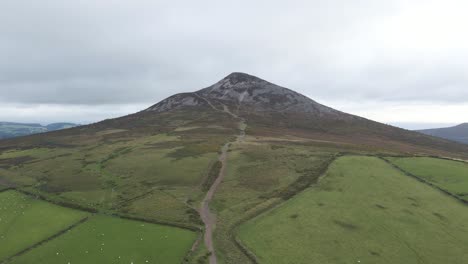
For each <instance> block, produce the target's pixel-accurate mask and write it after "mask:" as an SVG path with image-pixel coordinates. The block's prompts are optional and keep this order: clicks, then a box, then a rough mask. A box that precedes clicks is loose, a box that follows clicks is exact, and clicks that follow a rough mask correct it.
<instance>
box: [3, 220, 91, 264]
mask: <svg viewBox="0 0 468 264" xmlns="http://www.w3.org/2000/svg"><path fill="white" fill-rule="evenodd" d="M88 219H89V216H86V217H84V218H82V219H80V220H79V221H78V222H76V223H74V224H72V225H70V226H68V227H67V228H65V229H63V230H60V231H59V232H57V233H55V234H53V235H52V236H50V237H48V238H46V239H44V240H41V241H39V242H37V243H35V244H33V245H31V246H29V247H27V248H25V249H23V250H21V251H20V252H18V253H16V254H14V255H12V256H10V257H7V258H6V259H4V260H2V261H1V262H0V263H2V264H3V263H5V264H6V263H7V262H8V261H10V260H12V259H13V258H16V257H19V256H21V255H23V254H25V253H26V252H29V251H31V250H33V249H35V248H37V247H39V246H41V245H43V244H45V243H47V242H49V241H51V240H53V239H55V238H57V237H59V236H61V235H63V234H65V233H66V232H68V231H70V230H72V229H73V228H75V227H77V226H79V225H81V224H83V223H84V222H86V221H88Z"/></svg>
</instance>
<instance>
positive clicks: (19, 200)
mask: <svg viewBox="0 0 468 264" xmlns="http://www.w3.org/2000/svg"><path fill="white" fill-rule="evenodd" d="M86 216H87V213H83V212H80V211H76V210H72V209H68V208H63V207H60V206H56V205H53V204H50V203H47V202H43V201H40V200H36V199H34V198H32V197H29V196H26V195H23V194H21V193H18V192H15V191H5V192H2V193H0V245H1V246H0V261H1V260H4V259H6V258H8V257H10V256H12V255H14V254H16V253H18V252H20V251H22V250H24V249H25V248H27V247H29V246H32V245H33V244H35V243H38V242H40V241H42V240H44V239H47V238H48V237H50V236H52V235H54V234H56V233H57V232H60V231H61V230H64V229H66V228H67V227H69V226H71V225H73V224H74V223H76V222H78V221H80V220H81V219H83V218H84V217H86Z"/></svg>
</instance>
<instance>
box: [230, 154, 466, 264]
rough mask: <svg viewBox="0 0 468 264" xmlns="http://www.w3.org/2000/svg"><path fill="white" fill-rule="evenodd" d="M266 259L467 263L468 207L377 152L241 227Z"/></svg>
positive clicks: (337, 168) (347, 161)
mask: <svg viewBox="0 0 468 264" xmlns="http://www.w3.org/2000/svg"><path fill="white" fill-rule="evenodd" d="M239 236H240V238H241V239H242V241H243V242H244V243H245V244H246V245H247V246H248V248H249V249H250V250H252V251H253V253H255V255H256V256H257V258H258V260H259V262H260V263H460V264H462V263H466V260H467V259H468V249H467V247H466V245H468V210H467V207H466V206H465V205H463V204H462V203H460V202H458V201H457V200H455V199H453V198H452V197H450V196H448V195H445V194H443V193H441V192H440V191H438V190H436V189H434V188H432V187H430V186H428V185H425V184H422V183H421V182H419V181H417V180H415V179H414V178H411V177H408V176H406V175H404V174H402V173H401V172H399V171H398V170H396V169H394V168H392V167H391V166H390V165H388V164H387V163H385V162H384V161H382V160H380V159H378V158H373V157H359V156H346V157H342V158H339V159H338V160H337V161H336V162H334V163H333V164H332V165H331V167H330V168H329V170H328V172H327V174H326V175H325V177H324V178H323V179H322V180H321V181H320V183H319V184H318V185H316V186H313V187H311V188H309V189H307V190H306V191H304V192H302V193H300V194H299V195H297V196H296V197H294V198H292V199H290V200H288V201H287V202H285V203H283V204H282V205H281V206H279V207H277V208H276V209H274V210H271V211H268V212H267V213H265V214H263V215H261V216H259V217H257V218H255V219H253V220H251V221H249V222H248V223H246V224H245V225H243V226H241V228H240V230H239Z"/></svg>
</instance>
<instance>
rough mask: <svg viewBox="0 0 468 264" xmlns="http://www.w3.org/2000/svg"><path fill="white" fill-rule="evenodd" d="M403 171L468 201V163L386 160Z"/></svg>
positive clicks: (423, 158)
mask: <svg viewBox="0 0 468 264" xmlns="http://www.w3.org/2000/svg"><path fill="white" fill-rule="evenodd" d="M386 159H388V160H390V161H391V162H392V163H393V164H395V165H397V166H398V167H400V168H401V169H403V170H405V171H407V172H409V173H411V174H413V175H415V176H417V177H420V178H422V179H424V180H426V181H428V182H430V183H432V184H434V185H436V186H438V187H440V188H442V189H444V190H446V191H448V192H450V193H453V194H455V195H457V196H458V197H460V198H462V199H464V200H466V201H468V163H464V162H459V161H452V160H444V159H436V158H426V157H421V158H420V157H417V158H386Z"/></svg>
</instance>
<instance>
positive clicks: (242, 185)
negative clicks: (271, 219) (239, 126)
mask: <svg viewBox="0 0 468 264" xmlns="http://www.w3.org/2000/svg"><path fill="white" fill-rule="evenodd" d="M335 151H336V152H337V150H335ZM331 156H333V152H331V151H330V152H328V151H326V152H324V151H323V149H321V148H315V147H311V146H304V147H303V146H293V147H291V146H288V145H286V144H281V143H275V144H270V143H258V142H255V141H254V140H253V138H251V137H247V140H246V141H245V142H241V143H235V144H232V146H231V151H229V154H228V163H227V167H226V176H225V178H224V179H223V182H222V183H221V184H220V187H219V189H218V190H217V192H216V194H215V196H214V200H213V202H212V207H211V208H213V210H216V212H217V223H216V231H215V233H214V241H215V246H216V254H217V256H218V259H219V261H220V262H221V263H250V261H249V259H247V258H246V256H245V255H244V254H243V253H242V252H241V251H240V250H239V248H238V247H237V246H236V244H235V243H234V241H233V233H232V232H233V230H234V229H235V228H236V227H237V225H238V223H239V222H241V221H243V220H244V219H247V218H250V217H251V216H252V215H255V214H256V213H257V212H258V211H261V210H265V209H267V208H268V207H269V206H270V205H271V204H274V203H277V202H281V201H284V200H285V199H287V198H288V197H289V196H290V195H291V192H298V191H300V189H301V188H303V187H306V186H308V185H309V184H311V183H314V182H315V181H316V180H317V178H318V177H319V176H320V173H319V171H320V167H321V166H322V165H323V164H325V163H327V161H328V160H329V159H330V157H331Z"/></svg>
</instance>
